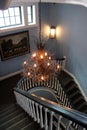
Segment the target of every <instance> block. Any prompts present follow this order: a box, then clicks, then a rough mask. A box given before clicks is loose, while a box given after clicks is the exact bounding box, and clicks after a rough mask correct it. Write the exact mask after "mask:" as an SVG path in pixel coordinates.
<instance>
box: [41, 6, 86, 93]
mask: <svg viewBox="0 0 87 130" xmlns="http://www.w3.org/2000/svg"><path fill="white" fill-rule="evenodd" d="M43 9H44V10H45V12H46V10H49V15H48V17H47V16H46V17H45V15H44V12H43V16H44V17H45V18H46V20H44V22H45V21H46V22H47V23H49V24H50V25H55V26H59V25H61V27H62V29H63V32H62V37H61V39H55V40H54V41H53V40H50V46H51V45H53V42H54V44H56V48H55V49H54V50H53V51H54V53H55V51H56V57H59V56H63V55H65V56H66V57H67V64H66V68H67V69H68V70H69V71H70V72H72V73H73V74H74V75H75V76H76V78H77V80H78V82H79V83H80V85H81V87H82V89H83V91H84V92H85V94H86V95H87V8H85V7H83V6H79V5H70V4H48V5H47V6H46V4H43ZM45 18H44V19H45ZM50 46H49V47H50Z"/></svg>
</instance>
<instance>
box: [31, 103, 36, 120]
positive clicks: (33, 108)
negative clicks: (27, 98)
mask: <svg viewBox="0 0 87 130" xmlns="http://www.w3.org/2000/svg"><path fill="white" fill-rule="evenodd" d="M32 110H33V112H32V113H33V118H34V121H36V114H35V106H34V101H32Z"/></svg>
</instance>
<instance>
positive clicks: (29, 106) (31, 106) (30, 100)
mask: <svg viewBox="0 0 87 130" xmlns="http://www.w3.org/2000/svg"><path fill="white" fill-rule="evenodd" d="M29 107H30V116H31V117H32V106H31V100H30V99H29Z"/></svg>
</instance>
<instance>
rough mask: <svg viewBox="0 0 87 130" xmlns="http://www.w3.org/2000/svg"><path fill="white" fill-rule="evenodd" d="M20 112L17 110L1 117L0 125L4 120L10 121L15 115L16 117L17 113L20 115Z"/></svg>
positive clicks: (20, 110)
mask: <svg viewBox="0 0 87 130" xmlns="http://www.w3.org/2000/svg"><path fill="white" fill-rule="evenodd" d="M22 112H23V110H22V109H20V108H19V109H17V110H15V111H14V112H12V113H10V114H9V115H6V116H4V117H2V118H1V119H0V123H3V122H5V121H6V120H10V119H11V118H12V117H14V116H16V115H18V114H19V113H22Z"/></svg>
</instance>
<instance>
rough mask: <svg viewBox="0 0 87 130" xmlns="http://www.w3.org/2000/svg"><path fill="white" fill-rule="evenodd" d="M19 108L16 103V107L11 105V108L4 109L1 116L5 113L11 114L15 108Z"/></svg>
mask: <svg viewBox="0 0 87 130" xmlns="http://www.w3.org/2000/svg"><path fill="white" fill-rule="evenodd" d="M18 108H19V106H18V105H15V106H14V107H11V108H9V109H7V111H3V112H2V113H1V114H0V118H2V117H4V116H5V115H9V114H10V113H11V112H14V111H15V110H17V109H18Z"/></svg>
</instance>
